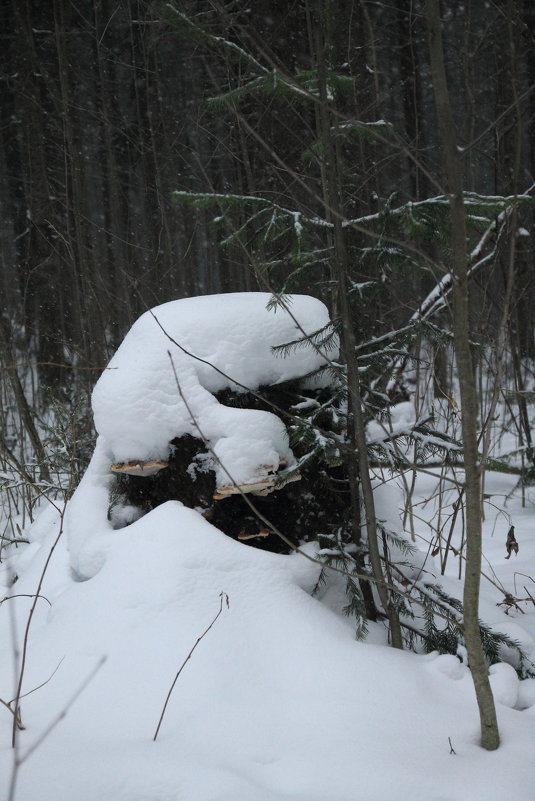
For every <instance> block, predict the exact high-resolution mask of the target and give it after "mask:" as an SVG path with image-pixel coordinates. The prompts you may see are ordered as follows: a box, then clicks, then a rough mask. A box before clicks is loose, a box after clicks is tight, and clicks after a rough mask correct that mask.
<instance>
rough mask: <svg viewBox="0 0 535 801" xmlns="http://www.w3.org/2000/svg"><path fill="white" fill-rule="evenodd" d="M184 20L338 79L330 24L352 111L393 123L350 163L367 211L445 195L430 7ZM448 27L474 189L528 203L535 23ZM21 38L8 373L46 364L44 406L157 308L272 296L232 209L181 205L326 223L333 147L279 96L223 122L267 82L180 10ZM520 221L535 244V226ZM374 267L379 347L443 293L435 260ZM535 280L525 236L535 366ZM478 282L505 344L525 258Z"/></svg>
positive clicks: (241, 4) (91, 15)
mask: <svg viewBox="0 0 535 801" xmlns="http://www.w3.org/2000/svg"><path fill="white" fill-rule="evenodd" d="M179 5H180V8H181V9H182V10H184V11H186V12H188V13H189V14H190V16H191V17H192V18H193V19H195V20H196V22H198V23H199V25H200V26H201V27H202V28H203V29H204V30H206V31H209V32H210V33H213V34H215V35H218V36H224V37H225V38H226V39H227V40H229V41H231V42H236V43H238V44H239V45H240V47H243V48H244V49H245V50H247V52H249V53H251V54H252V55H254V57H255V58H256V59H258V61H259V62H260V63H261V64H262V65H263V66H265V67H267V69H268V70H272V71H273V70H275V69H276V70H278V71H279V72H280V74H281V75H285V76H299V75H306V71H307V70H308V71H310V70H313V69H316V68H317V65H318V61H319V49H321V47H322V44H321V42H322V41H324V39H325V38H326V36H327V34H326V28H329V30H328V38H329V59H330V62H331V64H332V67H333V69H335V70H336V71H337V73H338V75H339V76H340V78H344V77H345V78H347V79H351V80H347V81H346V82H345V83H344V84H343V85H342V83H340V87H341V88H340V89H339V90H337V109H338V112H339V113H340V114H343V115H347V116H348V118H349V117H357V118H358V119H359V120H361V121H364V122H374V121H378V120H384V121H387V122H388V123H391V124H392V126H391V128H390V129H389V132H387V134H385V136H384V137H381V138H380V139H377V138H375V137H370V136H368V137H361V138H360V139H359V140H358V141H357V142H356V143H353V145H352V147H351V149H350V150H348V152H347V154H346V155H347V157H348V161H347V167H346V169H347V173H346V176H345V177H346V178H347V180H346V181H345V184H344V197H343V209H344V214H346V215H347V216H348V217H355V216H362V215H365V214H369V213H374V212H377V211H379V210H381V209H382V208H384V207H385V206H387V205H388V204H390V205H394V206H399V205H401V204H402V203H405V202H406V201H409V200H411V201H419V200H422V199H423V198H426V197H432V196H435V195H438V194H440V190H439V187H441V185H442V184H443V175H442V168H441V158H440V154H439V152H438V151H437V132H436V129H437V125H436V117H435V110H434V100H433V96H432V91H431V86H430V70H429V56H428V43H427V32H426V24H425V19H424V16H423V3H422V2H421V1H420V0H396V2H393V3H389V4H385V3H382V2H362V1H360V2H359V1H358V0H339V2H336V3H334V4H332V6H331V4H329V3H323V2H321V3H318V2H314V1H313V0H308V1H307V0H294V1H293V2H287V0H284V2H282V1H281V2H279V1H278V0H255V2H254V3H249V2H245V0H243V1H242V0H235V1H233V2H211V0H194V2H182V3H180V4H179ZM326 9H327V11H326ZM327 12H328V14H329V19H328V20H327V18H326V14H327ZM442 14H443V35H444V42H445V48H446V59H447V67H448V78H449V80H450V90H451V93H452V99H453V103H454V112H455V118H456V124H457V126H458V135H459V139H460V141H461V142H462V143H463V144H465V145H470V148H469V150H468V152H467V157H466V162H465V163H466V172H465V188H466V190H467V191H474V192H478V193H485V194H490V195H514V194H515V193H523V192H526V191H527V190H529V188H530V186H531V185H532V184H533V182H534V178H533V173H534V158H535V130H534V128H535V116H534V114H535V93H533V92H530V88H532V87H533V85H534V84H535V42H534V36H535V7H534V6H533V4H532V3H530V2H518V1H517V0H515V1H514V2H513V1H512V0H509V2H508V1H507V0H498V2H485V1H484V0H469V1H468V2H466V3H463V4H459V3H457V2H448V1H447V0H446V1H445V2H444V3H443V4H442ZM0 30H1V32H2V33H1V34H0V36H1V43H2V47H1V49H0V70H1V81H0V92H1V99H0V102H1V108H2V122H1V133H0V135H1V148H0V159H1V162H0V209H1V214H0V254H1V260H2V268H1V279H0V280H1V282H2V283H1V292H2V298H3V303H2V311H3V322H4V331H3V333H4V345H3V349H4V353H3V356H2V360H3V361H5V362H6V363H7V364H8V365H9V363H10V362H12V355H10V353H9V351H10V348H11V347H14V348H15V350H16V354H17V356H16V359H17V361H18V363H19V365H20V369H22V368H23V364H21V362H23V361H24V356H25V357H26V358H27V359H31V360H32V361H33V362H34V363H37V365H38V370H37V373H35V371H34V372H33V373H32V375H34V378H35V376H37V384H38V387H39V389H40V391H41V392H45V391H46V390H47V388H51V389H52V390H53V391H54V392H55V393H57V392H58V391H60V390H68V389H69V387H72V386H73V385H74V384H76V385H79V386H85V387H88V386H90V385H91V384H92V383H93V382H94V380H95V379H96V377H97V376H98V372H99V370H101V369H102V367H103V366H104V365H105V363H106V361H107V359H108V358H109V356H110V354H111V353H112V352H113V350H114V349H115V348H116V346H117V344H118V342H119V341H120V339H121V337H122V336H123V335H124V333H125V331H126V330H127V329H128V327H129V326H130V325H131V323H132V322H133V320H134V319H135V318H136V317H137V316H138V315H139V313H140V312H142V311H143V310H144V309H145V308H146V307H147V306H154V305H155V304H157V303H161V302H164V301H167V300H170V299H174V298H177V297H182V296H187V295H194V294H205V293H214V292H227V291H241V290H249V289H255V288H258V287H260V288H265V285H264V280H263V279H261V278H259V277H258V271H255V269H254V268H255V265H256V262H258V261H261V260H262V256H263V254H260V253H259V250H258V247H256V246H254V245H252V244H251V242H250V241H247V240H244V241H241V242H236V241H235V242H234V243H233V244H232V245H231V246H230V247H229V248H227V249H222V248H221V247H220V246H219V241H220V240H221V238H222V237H223V236H224V235H225V234H228V232H229V230H228V229H229V227H232V226H234V229H235V228H236V226H237V223H236V218H232V219H229V220H228V221H227V223H226V225H227V229H225V223H223V230H221V226H220V227H219V228H218V227H217V226H216V225H215V224H214V223H213V219H214V217H216V216H218V214H217V210H216V211H214V210H213V209H192V208H190V207H185V206H180V205H177V204H175V203H174V202H173V198H172V192H173V190H192V191H195V192H199V191H215V192H219V193H226V192H234V193H240V194H251V193H252V194H254V195H258V196H262V197H267V198H269V199H270V200H272V201H275V202H278V203H280V204H281V205H283V206H284V207H291V208H300V209H305V210H306V211H307V212H308V213H310V214H315V213H319V212H320V211H321V202H320V200H319V199H318V196H320V195H321V174H320V173H321V168H320V167H317V168H316V167H315V166H314V165H313V164H312V166H311V162H310V160H309V161H307V160H306V159H305V158H304V155H303V154H304V153H305V151H306V149H307V148H308V147H309V146H310V143H311V141H312V140H313V139H314V129H315V125H316V121H315V118H314V115H315V110H314V108H311V107H309V106H306V105H302V104H299V103H295V102H293V101H290V100H288V98H287V97H285V96H279V95H278V94H277V92H276V91H275V90H274V91H273V92H271V93H267V92H265V93H264V94H263V95H260V96H257V97H253V98H251V97H249V98H247V97H246V98H244V99H242V100H241V101H240V102H236V103H234V102H233V101H232V102H229V101H227V102H222V103H221V104H220V105H219V106H217V107H216V108H215V109H214V108H213V107H209V106H207V104H206V103H205V100H206V99H207V98H209V97H214V96H217V95H220V94H221V93H223V92H226V91H228V90H230V89H235V88H236V87H237V86H239V85H240V83H243V82H244V81H246V80H247V79H248V75H247V66H246V65H245V66H244V65H243V64H240V63H239V62H236V61H231V60H230V59H229V58H228V57H226V55H225V54H223V57H222V53H221V52H219V53H218V52H214V48H213V47H209V46H207V45H206V44H205V43H203V42H202V41H200V40H199V39H198V37H197V38H196V37H194V36H191V35H190V34H189V33H188V32H187V31H184V30H181V29H179V28H177V27H176V26H175V25H173V24H172V21H170V19H169V17H168V15H167V14H166V9H165V6H164V4H162V3H157V2H156V3H155V2H139V1H138V2H125V1H124V0H123V1H121V0H91V1H89V0H51V2H42V0H33V2H32V0H10V2H6V3H3V4H2V8H1V9H0ZM296 80H297V79H296ZM316 113H317V110H316ZM241 213H242V214H245V213H246V212H245V211H243V212H241ZM520 224H521V226H522V228H523V229H524V231H525V232H527V233H530V234H532V233H533V221H532V214H531V212H529V211H528V212H523V217H522V220H521V221H520V222H519V225H520ZM238 227H239V226H238ZM420 246H421V247H422V248H423V249H426V248H427V250H428V251H429V252H432V251H433V248H434V247H435V245H434V244H432V243H427V244H426V243H425V242H424V243H423V244H421V243H420ZM421 266H422V267H423V266H424V265H423V264H422V265H421ZM287 272H288V268H287V266H286V265H284V263H282V260H281V263H280V264H279V266H278V268H277V270H275V271H274V272H272V274H271V276H270V279H269V280H270V281H271V283H272V285H273V286H275V287H276V288H279V287H280V286H281V283H283V282H284V279H285V273H287ZM320 272H321V270H320ZM352 272H353V277H354V279H355V281H358V282H365V281H370V280H372V281H373V280H376V279H377V278H378V275H379V276H380V277H381V282H380V286H378V289H377V290H376V291H375V292H374V293H373V294H372V296H371V297H369V296H368V297H367V298H366V302H365V304H363V309H362V310H361V313H360V315H359V320H360V323H359V329H360V328H362V329H367V331H366V333H369V332H370V329H374V330H375V331H378V330H379V331H380V330H388V328H391V327H392V326H396V325H400V324H403V323H404V322H406V320H407V319H408V318H409V317H410V314H411V312H412V311H414V309H415V308H416V307H417V305H418V303H419V302H420V301H421V300H422V299H423V297H425V294H426V292H427V291H428V290H429V289H431V288H432V287H433V286H434V284H435V283H436V280H437V276H436V275H432V274H430V272H429V270H426V269H418V266H416V267H415V268H414V269H411V270H409V269H408V268H407V266H406V265H402V266H398V267H396V266H395V265H388V264H387V265H385V264H384V263H382V264H381V265H378V263H374V264H370V263H369V261H368V262H366V260H365V259H359V258H358V257H356V258H354V259H353V261H352ZM534 273H535V271H534V269H533V255H532V247H531V238H530V237H528V236H523V237H518V242H517V246H516V281H515V298H514V302H513V304H512V314H511V320H512V324H513V325H512V334H513V335H514V337H516V338H517V340H518V344H519V347H520V351H521V352H522V353H524V354H529V355H533V350H534V341H533V325H532V319H531V310H532V308H533V301H534V293H535V280H534ZM322 277H325V276H321V275H320V274H319V273H318V270H317V269H316V270H315V269H310V270H309V271H308V272H303V273H302V274H301V275H300V281H299V282H297V288H300V289H301V290H303V291H307V292H310V293H312V294H317V295H319V296H321V297H325V298H326V300H327V301H329V296H328V291H327V290H326V289H325V287H324V286H320V285H319V281H320V279H321V278H322ZM474 287H475V293H476V294H475V299H476V302H475V304H474V312H473V314H474V328H475V330H478V331H479V332H480V333H483V332H487V331H488V332H490V333H492V328H493V322H494V321H495V320H496V319H497V316H498V315H499V312H500V302H501V298H502V297H503V287H504V265H503V259H502V258H500V257H497V258H496V259H494V263H492V264H490V265H488V267H487V268H486V269H485V271H484V273H482V274H481V273H480V274H479V276H478V277H477V278H476V279H475V283H474ZM366 315H368V317H369V320H368V321H366V319H365V318H366ZM6 339H7V342H6ZM21 354H23V358H22V359H21Z"/></svg>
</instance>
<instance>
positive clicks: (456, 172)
mask: <svg viewBox="0 0 535 801" xmlns="http://www.w3.org/2000/svg"><path fill="white" fill-rule="evenodd" d="M426 13H427V24H428V30H429V53H430V60H431V75H432V81H433V91H434V95H435V102H436V110H437V119H438V127H439V132H440V138H441V141H442V149H443V156H444V162H445V172H446V177H447V182H448V198H449V203H450V214H451V270H452V273H453V283H454V286H453V304H452V306H453V309H452V311H453V336H454V344H455V358H456V363H457V373H458V379H459V390H460V397H461V415H462V435H463V455H464V469H465V492H466V509H465V514H466V565H465V580H464V596H463V606H464V637H465V645H466V650H467V652H468V661H469V666H470V671H471V674H472V680H473V682H474V689H475V693H476V698H477V704H478V708H479V716H480V723H481V745H482V746H483V748H485V749H487V750H489V751H492V750H494V749H496V748H498V746H499V744H500V737H499V732H498V723H497V718H496V708H495V705H494V698H493V695H492V690H491V687H490V682H489V677H488V671H487V665H486V662H485V656H484V653H483V647H482V643H481V636H480V630H479V614H478V612H479V586H480V579H481V535H482V521H481V502H480V498H481V494H480V493H481V489H480V487H481V467H480V464H479V458H478V443H477V426H478V423H477V408H478V407H477V395H476V386H475V380H474V371H473V364H472V354H471V351H470V329H469V313H470V303H469V292H468V275H467V274H468V270H467V265H468V254H467V245H466V242H467V239H466V214H465V208H464V199H463V156H462V152H461V151H460V149H459V147H458V145H457V137H456V128H455V122H454V119H453V114H452V110H451V105H450V99H449V91H448V84H447V80H446V69H445V64H444V52H443V45H442V32H441V16H440V4H439V0H427V6H426Z"/></svg>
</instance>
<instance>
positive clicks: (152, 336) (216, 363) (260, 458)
mask: <svg viewBox="0 0 535 801" xmlns="http://www.w3.org/2000/svg"><path fill="white" fill-rule="evenodd" d="M271 299H272V296H271V295H270V294H268V293H264V292H247V293H230V294H227V295H209V296H204V297H195V298H184V299H181V300H176V301H172V302H170V303H164V304H163V305H162V306H157V307H156V308H155V309H152V310H151V311H148V312H146V313H145V314H143V315H142V316H141V317H140V318H139V320H137V322H136V323H135V324H134V325H133V326H132V328H131V329H130V331H129V333H128V334H127V336H126V337H125V339H124V341H123V343H122V345H121V346H120V347H119V349H118V350H117V352H116V354H115V355H114V357H113V358H112V359H111V361H110V363H109V365H108V367H107V368H106V370H105V371H104V373H103V374H102V376H101V377H100V379H99V380H98V382H97V384H96V386H95V389H94V391H93V398H92V404H93V411H94V417H95V426H96V429H97V431H98V433H99V437H98V441H97V445H96V448H95V452H94V455H93V458H92V460H91V463H90V465H89V468H88V470H87V472H86V475H85V476H84V478H83V480H82V482H81V484H80V486H79V488H78V489H77V491H76V492H75V494H74V497H73V499H72V502H71V504H70V506H69V510H68V513H67V521H68V526H67V528H68V537H69V543H70V552H71V564H72V566H73V569H74V570H75V571H76V573H77V575H78V576H79V577H81V578H90V577H91V576H93V575H94V574H95V573H96V572H97V571H98V570H99V569H100V567H101V566H102V564H103V560H104V558H105V552H106V549H107V547H108V546H109V543H110V538H109V535H110V531H111V530H112V528H113V522H114V521H111V520H108V516H107V510H108V506H109V502H108V492H109V485H110V481H111V474H110V471H109V468H110V465H111V464H112V463H116V462H124V461H126V462H127V461H134V460H141V461H147V460H150V459H165V458H166V457H167V456H168V455H169V448H170V442H171V440H172V439H174V438H175V437H180V436H182V435H183V434H191V435H193V436H194V437H197V438H200V439H205V440H206V441H207V443H208V445H209V448H210V451H211V452H212V454H214V456H215V458H214V462H215V464H214V468H215V473H216V481H217V485H218V486H227V485H229V484H234V483H236V484H246V483H248V482H254V481H255V480H260V479H262V477H264V476H265V475H266V473H267V472H272V473H273V472H275V471H276V470H277V469H278V468H279V466H281V465H284V466H286V467H291V466H292V465H294V464H295V458H294V455H293V453H292V451H291V449H290V447H289V444H288V434H287V431H286V428H285V426H284V423H283V422H282V420H280V419H279V418H278V417H277V416H276V415H275V414H272V413H270V412H265V411H260V410H255V409H241V408H231V407H228V406H224V405H223V404H221V403H219V402H218V401H217V399H216V398H215V397H214V395H213V393H214V392H217V391H220V390H223V389H227V388H231V389H234V390H237V391H245V389H244V388H249V389H252V390H256V389H258V388H259V387H261V386H262V385H274V384H280V383H282V382H284V381H289V380H292V379H296V378H302V377H305V376H307V375H308V374H309V373H312V372H314V371H316V370H319V369H320V368H322V367H325V366H326V365H327V364H328V362H327V360H326V359H325V357H324V356H323V355H322V354H321V352H319V351H317V350H316V349H314V348H313V347H299V348H297V349H295V350H292V351H290V353H288V354H286V355H285V356H284V358H283V357H282V356H281V355H280V354H278V353H277V352H276V351H275V350H274V348H275V346H277V345H285V344H287V343H289V342H294V341H295V340H298V339H301V338H302V337H303V336H304V335H305V334H312V333H314V332H315V331H317V330H319V329H321V328H323V327H324V326H325V325H327V324H328V323H329V314H328V311H327V308H326V306H325V305H324V304H323V303H322V302H321V301H319V300H316V299H315V298H312V297H309V296H307V295H290V296H288V297H286V298H285V299H284V305H283V306H281V305H277V306H275V307H274V308H271V309H268V308H267V305H268V302H269V301H270V300H271ZM337 355H338V354H337V351H336V349H333V350H331V351H330V352H329V357H330V358H336V357H337ZM309 380H312V381H314V382H315V385H316V386H321V384H322V381H325V378H324V377H322V375H321V373H320V375H319V376H316V377H314V378H313V379H309Z"/></svg>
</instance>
